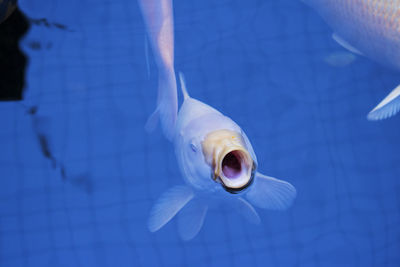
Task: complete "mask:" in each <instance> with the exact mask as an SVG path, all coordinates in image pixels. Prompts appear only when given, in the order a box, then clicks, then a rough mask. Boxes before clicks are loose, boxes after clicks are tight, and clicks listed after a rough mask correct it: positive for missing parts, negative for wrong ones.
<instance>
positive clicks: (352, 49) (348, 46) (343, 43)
mask: <svg viewBox="0 0 400 267" xmlns="http://www.w3.org/2000/svg"><path fill="white" fill-rule="evenodd" d="M332 39H333V40H335V41H336V42H337V43H338V44H339V45H341V46H342V47H344V48H346V49H347V50H349V51H350V52H352V53H354V54H357V55H360V56H363V53H362V52H361V51H360V50H358V49H357V48H355V47H354V46H352V45H351V44H350V43H349V42H347V41H346V40H345V39H343V38H342V37H340V36H339V35H337V34H336V33H333V34H332Z"/></svg>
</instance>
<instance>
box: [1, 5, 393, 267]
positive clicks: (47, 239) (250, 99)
mask: <svg viewBox="0 0 400 267" xmlns="http://www.w3.org/2000/svg"><path fill="white" fill-rule="evenodd" d="M19 2H20V8H21V9H22V10H23V11H24V12H25V13H26V14H27V16H29V17H30V18H34V19H40V18H46V19H47V21H48V22H49V23H56V24H62V25H64V26H66V27H61V28H60V27H56V26H54V24H51V25H50V26H48V27H47V26H44V25H40V24H38V25H32V26H31V29H30V31H29V33H28V34H27V35H26V36H25V38H24V39H23V41H22V42H21V48H22V49H23V51H24V52H25V53H26V54H27V56H28V58H29V65H28V68H27V73H26V80H27V85H26V88H25V94H24V100H23V101H22V102H2V103H0V114H1V124H0V125H1V126H0V147H1V152H0V175H1V179H0V266H2V267H8V266H13V267H16V266H84V267H90V266H96V267H100V266H207V267H208V266H218V267H222V266H284V267H286V266H362V267H368V266H380V267H381V266H399V265H400V253H399V251H400V226H399V223H400V197H399V196H400V181H399V178H400V164H399V162H400V153H399V148H400V139H399V133H400V126H399V125H400V116H396V117H394V118H391V119H388V120H384V121H381V122H369V121H367V119H366V115H367V113H368V111H369V110H370V109H372V108H373V107H374V106H375V105H376V104H377V103H378V102H379V101H380V100H381V99H382V98H383V97H384V96H385V95H386V94H388V93H389V92H390V90H391V89H393V88H394V87H395V86H396V85H398V84H399V83H400V78H399V73H396V72H393V71H391V70H388V69H385V68H384V67H382V66H380V65H378V64H376V63H374V62H372V61H370V60H368V59H366V58H362V57H357V59H356V61H355V62H354V63H352V64H350V65H348V66H345V67H333V66H330V65H329V64H327V63H326V62H325V61H324V58H326V56H328V55H330V54H332V53H335V52H338V51H343V50H342V48H341V47H340V46H338V45H337V44H336V43H335V42H334V41H333V40H332V39H331V37H330V36H331V30H330V28H329V27H328V26H327V25H326V24H325V23H324V22H323V21H322V19H321V18H320V17H319V16H318V14H316V13H315V12H314V10H312V9H310V8H309V7H307V6H305V5H304V4H303V3H302V2H301V1H294V0H290V1H289V0H285V1H283V0H281V1H276V0H268V1H266V0H265V1H259V0H249V1H234V0H223V1H222V0H221V1H211V0H208V1H183V0H175V1H174V12H175V53H176V64H175V65H176V69H177V70H180V71H182V72H184V73H185V75H186V81H187V86H188V90H189V92H190V94H191V95H192V96H193V97H195V98H197V99H199V100H201V101H204V102H205V103H207V104H209V105H211V106H213V107H215V108H217V109H218V110H220V111H221V112H223V113H224V114H226V115H228V116H230V117H231V118H232V119H233V120H235V121H236V122H237V123H238V124H239V125H240V126H241V127H242V128H243V129H244V130H245V131H246V133H247V135H248V136H249V138H250V140H251V141H252V144H253V147H254V148H255V151H256V153H257V156H258V161H259V169H260V171H262V172H264V173H266V174H268V175H271V176H275V177H278V178H281V179H283V180H287V181H289V182H290V183H292V184H293V185H294V186H295V187H296V188H297V191H298V196H297V199H296V201H295V203H294V205H293V206H292V207H291V208H290V209H289V210H287V211H281V212H277V211H259V212H260V216H261V219H262V221H263V222H262V224H260V225H258V226H254V225H252V224H249V223H248V222H246V221H245V220H243V219H242V218H241V217H239V216H237V214H236V213H235V212H234V211H233V210H231V209H229V207H213V208H212V209H211V210H210V212H209V214H208V215H207V218H206V221H205V225H204V227H203V229H202V230H201V232H200V233H199V235H198V236H197V237H196V238H195V239H193V240H191V241H189V242H183V241H181V240H180V238H179V236H178V233H177V225H176V222H175V221H172V222H170V223H169V224H168V225H166V226H165V227H164V228H163V229H161V230H160V231H159V232H156V233H150V232H148V230H147V226H146V222H147V218H148V214H149V211H150V208H151V206H152V204H153V203H154V202H155V200H156V199H157V198H158V197H159V196H160V195H161V194H162V193H163V192H164V191H166V190H167V189H168V188H170V187H172V186H174V185H177V184H181V183H183V180H182V177H181V176H180V172H179V170H178V166H177V162H176V159H175V156H174V153H173V149H172V145H171V144H170V143H168V142H167V141H166V140H165V139H164V137H163V136H162V134H161V133H160V131H159V130H157V131H156V132H154V133H152V134H147V133H146V132H145V130H144V124H145V122H146V120H147V117H148V116H149V115H150V114H151V112H152V111H153V109H154V108H155V103H156V88H157V69H156V66H155V64H154V61H153V58H152V56H151V54H150V78H148V73H147V67H146V58H145V53H144V51H145V45H144V36H145V30H144V25H143V21H142V17H141V14H140V11H139V8H138V4H137V3H136V1H127V0H125V1H122V0H115V1H104V0H99V1H77V0H71V1H54V0H41V1H22V0H21V1H19ZM32 42H36V43H39V44H40V49H33V48H32V45H31V44H32ZM33 106H34V107H37V112H36V113H35V114H33V115H32V114H29V113H28V112H27V107H33ZM39 136H45V138H46V140H47V141H46V142H47V146H48V148H49V149H50V150H51V153H52V157H53V158H54V159H55V160H56V164H55V165H56V166H53V165H54V164H53V163H52V160H50V159H49V158H46V157H45V156H44V153H43V149H42V148H41V145H40V142H39ZM42 147H43V144H42ZM61 166H62V167H63V168H64V175H63V174H62V171H61Z"/></svg>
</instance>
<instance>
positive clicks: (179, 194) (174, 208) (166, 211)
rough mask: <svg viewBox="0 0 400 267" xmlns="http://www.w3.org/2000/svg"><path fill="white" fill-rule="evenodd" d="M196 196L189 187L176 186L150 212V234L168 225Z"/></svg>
mask: <svg viewBox="0 0 400 267" xmlns="http://www.w3.org/2000/svg"><path fill="white" fill-rule="evenodd" d="M193 196H194V193H193V191H192V189H190V188H189V187H187V186H184V185H179V186H174V187H172V188H171V189H169V190H168V191H166V192H165V193H163V194H162V195H161V197H160V198H159V199H158V200H157V202H156V203H155V205H154V206H153V208H152V209H151V211H150V217H149V221H148V228H149V230H150V232H155V231H158V230H159V229H160V228H161V227H163V226H164V225H165V224H166V223H168V222H169V221H170V220H171V219H172V218H173V217H174V216H175V215H176V214H177V213H178V212H179V211H180V210H181V209H182V208H183V207H184V206H185V205H186V204H187V203H188V202H189V201H190V200H191V199H192V198H193Z"/></svg>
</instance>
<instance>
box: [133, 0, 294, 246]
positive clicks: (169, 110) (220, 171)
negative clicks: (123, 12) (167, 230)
mask: <svg viewBox="0 0 400 267" xmlns="http://www.w3.org/2000/svg"><path fill="white" fill-rule="evenodd" d="M139 4H140V7H141V9H142V13H143V18H144V20H145V24H146V27H147V33H148V38H149V41H150V44H151V49H152V52H153V55H154V58H155V61H156V65H157V69H158V75H159V77H158V78H159V79H158V100H157V107H156V110H155V111H154V112H153V114H152V115H151V116H150V118H149V120H148V122H147V124H146V129H147V130H153V129H154V128H155V126H156V125H157V122H158V121H159V120H160V122H161V126H162V129H163V133H164V135H165V137H166V138H167V139H168V140H170V141H171V142H172V143H173V145H174V149H175V154H176V157H177V161H178V165H179V168H180V171H181V173H182V176H183V180H184V183H183V184H182V185H177V186H174V187H172V188H170V189H169V190H167V191H166V192H165V193H163V194H162V195H161V197H160V198H159V199H158V200H157V201H156V203H155V204H154V206H153V208H152V209H151V212H150V217H149V221H148V228H149V230H150V231H151V232H155V231H157V230H159V229H160V228H162V227H163V226H164V225H165V224H166V223H168V222H169V221H170V220H171V219H172V218H174V217H175V216H176V215H177V217H178V230H179V233H180V236H181V237H182V239H184V240H189V239H191V238H193V237H195V236H196V234H197V233H198V232H199V231H200V229H201V227H202V225H203V222H204V218H205V216H206V214H207V210H208V208H209V207H210V206H214V205H217V203H224V204H226V205H229V206H231V207H233V208H234V210H235V211H238V212H239V213H240V214H241V215H242V216H243V217H244V218H246V219H248V220H249V221H250V222H252V223H259V222H260V218H259V216H258V214H257V212H256V210H255V209H254V207H253V205H254V206H257V207H259V208H263V209H278V210H282V209H286V208H288V207H289V206H290V205H291V203H292V202H293V200H294V198H295V196H296V189H295V188H294V187H293V186H292V185H291V184H289V183H287V182H284V181H281V180H278V179H275V178H272V177H268V176H266V175H263V174H261V173H259V172H258V171H257V169H258V163H257V158H256V155H255V153H254V150H253V147H252V145H251V144H250V141H249V139H248V138H247V136H246V135H245V133H244V132H243V131H242V129H241V128H240V127H239V126H238V125H237V124H236V123H235V122H234V121H233V120H231V119H230V118H229V117H227V116H225V115H223V114H222V113H221V112H219V111H218V110H216V109H214V108H212V107H211V106H209V105H207V104H205V103H203V102H201V101H199V100H196V99H194V98H192V97H190V96H189V94H188V92H187V90H186V85H185V82H184V78H183V75H182V74H180V75H179V80H180V83H181V89H182V95H183V98H184V100H183V104H182V105H181V107H180V109H179V113H178V110H177V85H176V78H175V70H174V63H173V62H174V57H173V55H174V42H173V14H172V1H171V0H139Z"/></svg>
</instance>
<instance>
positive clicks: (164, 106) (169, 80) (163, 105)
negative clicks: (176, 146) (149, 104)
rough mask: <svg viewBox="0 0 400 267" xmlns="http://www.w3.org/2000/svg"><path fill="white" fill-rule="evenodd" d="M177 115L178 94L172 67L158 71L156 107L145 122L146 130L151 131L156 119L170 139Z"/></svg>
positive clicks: (155, 124)
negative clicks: (161, 71)
mask: <svg viewBox="0 0 400 267" xmlns="http://www.w3.org/2000/svg"><path fill="white" fill-rule="evenodd" d="M177 115H178V96H177V89H176V77H175V71H174V70H173V69H171V70H167V71H165V72H163V73H159V78H158V99H157V108H156V110H155V111H154V112H153V113H152V114H151V115H150V117H149V119H148V120H147V123H146V126H145V128H146V130H147V131H153V130H154V129H155V127H156V126H157V123H158V120H160V121H161V128H162V130H163V132H164V135H165V136H166V138H167V139H168V140H170V141H172V139H173V136H174V132H175V122H176V117H177Z"/></svg>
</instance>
